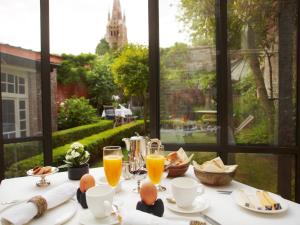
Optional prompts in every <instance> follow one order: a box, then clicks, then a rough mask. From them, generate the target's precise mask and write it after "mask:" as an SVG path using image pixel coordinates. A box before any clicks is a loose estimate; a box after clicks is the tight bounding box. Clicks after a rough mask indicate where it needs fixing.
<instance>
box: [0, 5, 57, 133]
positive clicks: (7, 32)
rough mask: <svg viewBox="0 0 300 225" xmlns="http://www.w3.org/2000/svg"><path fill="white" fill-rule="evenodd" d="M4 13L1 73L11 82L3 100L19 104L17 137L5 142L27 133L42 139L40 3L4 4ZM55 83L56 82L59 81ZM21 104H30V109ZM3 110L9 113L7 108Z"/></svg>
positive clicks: (0, 24) (0, 23) (1, 18)
mask: <svg viewBox="0 0 300 225" xmlns="http://www.w3.org/2000/svg"><path fill="white" fill-rule="evenodd" d="M0 12H1V13H0V27H1V33H0V57H1V66H0V70H1V71H0V72H1V74H6V79H5V80H6V81H7V82H6V83H7V86H6V88H5V87H4V86H3V85H2V88H3V90H2V99H11V100H13V101H14V102H15V105H14V109H13V110H14V112H15V113H14V115H13V116H14V121H15V124H14V129H15V133H14V134H13V135H5V138H14V137H15V138H19V137H21V136H22V135H25V133H26V134H27V135H28V136H40V135H41V134H42V107H41V106H42V104H41V103H42V101H41V94H42V93H41V74H40V71H41V69H40V68H41V63H40V58H41V57H40V50H41V47H40V45H41V41H40V36H41V34H40V1H39V0H27V1H26V2H25V1H23V0H14V1H10V0H1V4H0ZM1 79H2V80H4V77H2V78H1ZM52 80H53V82H54V81H56V77H54V79H52ZM27 90H28V93H26V96H25V91H27ZM20 97H22V98H20ZM19 101H23V103H25V101H26V102H27V103H26V109H25V106H24V104H23V105H22V103H21V104H20V103H19ZM2 104H4V103H2ZM19 109H25V112H24V114H25V115H27V114H28V117H27V118H26V116H25V118H24V117H23V115H20V112H19ZM2 110H3V111H5V110H6V109H5V107H4V105H2ZM20 116H21V117H20ZM21 118H22V119H23V120H26V119H28V121H27V120H26V122H23V123H26V124H27V126H26V127H25V128H24V125H23V124H22V125H21V124H20V119H21ZM3 126H4V125H3ZM21 126H22V127H23V128H24V129H26V132H25V133H24V132H23V133H21V131H24V130H21V129H20V127H21ZM27 135H25V136H27Z"/></svg>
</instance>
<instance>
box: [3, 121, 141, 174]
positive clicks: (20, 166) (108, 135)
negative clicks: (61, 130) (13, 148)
mask: <svg viewBox="0 0 300 225" xmlns="http://www.w3.org/2000/svg"><path fill="white" fill-rule="evenodd" d="M134 132H138V133H140V134H142V133H143V121H140V120H139V121H135V122H132V123H128V124H125V125H122V126H119V127H117V128H114V129H109V130H106V131H103V132H101V133H98V134H95V135H92V136H90V137H86V138H83V139H81V140H77V141H78V142H80V143H81V144H83V145H84V147H85V149H86V150H88V151H89V153H90V154H91V158H90V163H91V164H94V163H96V162H97V161H99V160H101V159H102V148H103V147H104V146H107V145H123V142H122V138H123V137H130V136H132V135H134ZM69 148H70V144H66V145H64V146H61V147H58V148H55V149H53V163H52V165H53V166H59V165H62V164H63V160H64V159H65V154H66V152H67V150H68V149H69ZM42 164H43V155H42V154H39V155H36V156H34V157H31V158H28V159H25V160H22V161H19V162H17V163H14V164H13V165H11V166H10V167H9V168H8V170H7V171H6V173H5V175H6V177H15V176H24V175H25V172H26V171H27V170H28V169H30V168H32V167H34V166H36V165H42Z"/></svg>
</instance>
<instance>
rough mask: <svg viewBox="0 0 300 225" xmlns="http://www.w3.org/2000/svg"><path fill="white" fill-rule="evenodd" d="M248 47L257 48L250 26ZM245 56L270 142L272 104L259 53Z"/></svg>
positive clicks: (272, 134)
mask: <svg viewBox="0 0 300 225" xmlns="http://www.w3.org/2000/svg"><path fill="white" fill-rule="evenodd" d="M248 48H249V50H254V51H255V49H257V46H256V44H255V34H254V32H253V30H252V29H251V28H250V26H249V30H248ZM247 57H248V60H249V64H250V68H251V70H252V72H253V76H254V80H255V83H256V89H257V92H258V97H259V100H260V103H261V106H262V107H263V109H264V111H265V113H266V116H267V120H268V136H269V143H270V144H272V143H273V142H274V104H273V103H272V102H271V101H270V100H269V98H268V93H267V89H266V85H265V81H264V77H263V72H262V70H261V68H260V62H259V53H256V52H253V53H248V55H247Z"/></svg>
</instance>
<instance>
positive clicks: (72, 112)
mask: <svg viewBox="0 0 300 225" xmlns="http://www.w3.org/2000/svg"><path fill="white" fill-rule="evenodd" d="M96 121H97V114H96V109H95V108H93V107H92V106H91V105H90V104H89V101H88V100H87V99H85V98H83V97H81V98H69V99H67V100H65V101H64V102H63V103H62V104H61V106H60V107H59V113H58V129H59V130H63V129H68V128H72V127H76V126H80V125H85V124H90V123H93V122H96Z"/></svg>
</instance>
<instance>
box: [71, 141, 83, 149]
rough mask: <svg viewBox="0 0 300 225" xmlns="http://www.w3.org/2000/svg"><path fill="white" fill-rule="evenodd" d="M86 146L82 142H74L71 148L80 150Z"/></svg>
mask: <svg viewBox="0 0 300 225" xmlns="http://www.w3.org/2000/svg"><path fill="white" fill-rule="evenodd" d="M83 147H84V146H83V145H82V144H81V143H80V142H74V143H73V144H72V145H71V148H72V149H79V148H83Z"/></svg>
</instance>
